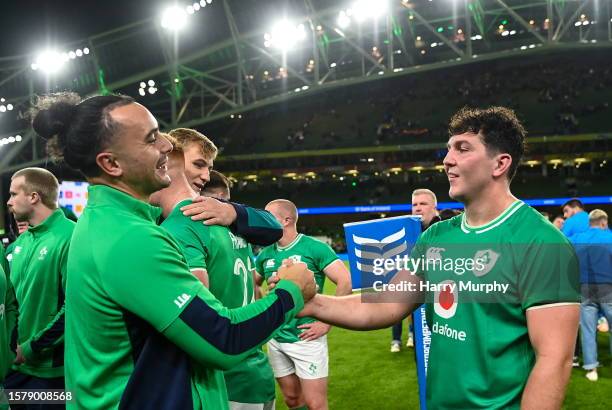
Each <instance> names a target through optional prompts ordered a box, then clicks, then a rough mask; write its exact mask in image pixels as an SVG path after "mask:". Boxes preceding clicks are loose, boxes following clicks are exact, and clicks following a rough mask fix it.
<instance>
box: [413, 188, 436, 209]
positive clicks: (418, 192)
mask: <svg viewBox="0 0 612 410" xmlns="http://www.w3.org/2000/svg"><path fill="white" fill-rule="evenodd" d="M417 195H429V196H430V197H431V199H433V202H434V206H438V198H436V194H434V192H433V191H432V190H431V189H427V188H419V189H415V190H414V191H412V197H413V198H414V197H415V196H417Z"/></svg>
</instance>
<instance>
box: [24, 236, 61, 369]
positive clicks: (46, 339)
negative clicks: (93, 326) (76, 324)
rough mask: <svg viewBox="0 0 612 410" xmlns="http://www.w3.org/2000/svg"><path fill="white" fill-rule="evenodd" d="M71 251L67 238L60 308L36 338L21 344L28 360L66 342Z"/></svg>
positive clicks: (59, 269) (59, 262) (59, 257)
mask: <svg viewBox="0 0 612 410" xmlns="http://www.w3.org/2000/svg"><path fill="white" fill-rule="evenodd" d="M69 249H70V238H69V237H68V238H66V239H65V240H64V241H63V243H62V244H61V248H60V249H59V255H58V264H59V266H58V267H57V268H58V271H59V275H60V281H61V289H60V290H61V292H60V295H59V298H60V299H59V300H58V304H59V305H60V308H59V310H58V312H57V313H56V314H55V316H53V318H52V319H51V320H50V321H49V322H48V323H47V325H46V326H44V327H43V328H42V329H41V330H40V331H39V332H37V333H36V334H35V335H34V336H32V337H31V338H29V339H28V340H26V341H24V342H23V343H22V344H21V351H22V354H23V357H25V358H26V360H30V359H32V358H34V357H35V356H36V355H40V354H41V353H43V352H45V351H48V350H49V349H51V348H55V347H57V346H59V345H60V344H62V343H63V342H64V327H65V326H64V323H65V314H66V308H65V301H64V297H65V292H66V273H67V270H68V251H69Z"/></svg>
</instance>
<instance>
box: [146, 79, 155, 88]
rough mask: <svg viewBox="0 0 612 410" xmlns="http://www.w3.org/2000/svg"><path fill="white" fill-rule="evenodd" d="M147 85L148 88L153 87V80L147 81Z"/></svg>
mask: <svg viewBox="0 0 612 410" xmlns="http://www.w3.org/2000/svg"><path fill="white" fill-rule="evenodd" d="M147 84H149V87H155V81H153V80H149V81H148V82H147Z"/></svg>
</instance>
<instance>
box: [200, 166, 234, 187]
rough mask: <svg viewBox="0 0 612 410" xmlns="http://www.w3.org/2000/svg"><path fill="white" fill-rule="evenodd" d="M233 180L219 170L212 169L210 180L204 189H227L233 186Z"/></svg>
mask: <svg viewBox="0 0 612 410" xmlns="http://www.w3.org/2000/svg"><path fill="white" fill-rule="evenodd" d="M232 185H233V184H232V181H230V180H229V178H228V177H226V176H225V175H223V174H222V173H220V172H219V171H217V170H214V169H211V170H210V180H209V181H208V182H207V183H206V185H204V190H207V189H227V190H230V189H231V188H232Z"/></svg>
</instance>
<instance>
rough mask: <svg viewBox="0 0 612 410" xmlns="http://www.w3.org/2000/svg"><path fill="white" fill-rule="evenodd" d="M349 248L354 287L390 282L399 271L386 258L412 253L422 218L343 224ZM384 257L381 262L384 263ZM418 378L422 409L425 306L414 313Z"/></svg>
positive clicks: (426, 351) (426, 354) (426, 332)
mask: <svg viewBox="0 0 612 410" xmlns="http://www.w3.org/2000/svg"><path fill="white" fill-rule="evenodd" d="M344 234H345V237H346V249H347V253H348V260H349V266H350V270H351V279H352V283H353V289H367V288H371V287H372V285H373V283H374V282H375V281H382V282H384V283H388V282H389V280H390V279H391V278H392V277H393V275H395V273H397V270H396V269H395V268H393V267H391V265H393V264H389V266H388V267H387V268H385V266H384V261H385V260H392V259H394V258H396V257H403V256H409V255H410V251H411V250H412V247H413V246H414V244H415V243H416V241H417V239H418V238H419V235H420V234H421V220H420V218H419V217H414V216H409V215H406V216H398V217H394V218H384V219H375V220H371V221H362V222H353V223H347V224H344ZM381 261H382V263H381ZM413 323H414V333H415V349H416V358H417V380H418V384H419V401H420V408H421V410H425V392H426V384H425V381H426V374H427V360H428V358H429V344H430V341H431V332H430V331H429V328H428V327H427V323H426V322H425V308H424V307H423V306H421V307H420V308H419V309H417V311H415V312H414V315H413Z"/></svg>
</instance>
